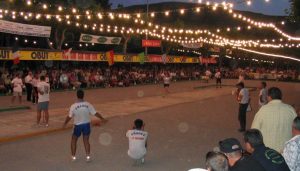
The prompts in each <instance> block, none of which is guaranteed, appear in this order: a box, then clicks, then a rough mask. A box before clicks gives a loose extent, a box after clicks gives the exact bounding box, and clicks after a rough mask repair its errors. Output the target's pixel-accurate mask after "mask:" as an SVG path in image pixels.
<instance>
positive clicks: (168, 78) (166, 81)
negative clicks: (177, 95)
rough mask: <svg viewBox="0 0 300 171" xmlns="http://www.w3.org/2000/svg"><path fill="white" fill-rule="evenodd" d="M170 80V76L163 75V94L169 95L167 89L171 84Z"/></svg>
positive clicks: (167, 74)
mask: <svg viewBox="0 0 300 171" xmlns="http://www.w3.org/2000/svg"><path fill="white" fill-rule="evenodd" d="M171 79H172V77H171V76H170V74H169V73H167V72H166V73H164V74H163V82H164V89H165V94H169V93H170V91H169V87H170V83H171Z"/></svg>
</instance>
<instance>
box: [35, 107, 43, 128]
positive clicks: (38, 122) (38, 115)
mask: <svg viewBox="0 0 300 171" xmlns="http://www.w3.org/2000/svg"><path fill="white" fill-rule="evenodd" d="M41 116H42V111H41V110H37V116H36V124H37V125H39V124H40V121H41Z"/></svg>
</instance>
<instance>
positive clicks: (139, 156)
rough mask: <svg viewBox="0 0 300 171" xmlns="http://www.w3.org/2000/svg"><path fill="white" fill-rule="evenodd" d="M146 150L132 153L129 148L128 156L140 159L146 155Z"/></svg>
mask: <svg viewBox="0 0 300 171" xmlns="http://www.w3.org/2000/svg"><path fill="white" fill-rule="evenodd" d="M146 153H147V152H146V151H144V152H140V153H134V154H133V153H131V152H130V151H129V150H128V156H129V157H130V158H132V159H134V160H140V159H142V158H144V157H145V156H146Z"/></svg>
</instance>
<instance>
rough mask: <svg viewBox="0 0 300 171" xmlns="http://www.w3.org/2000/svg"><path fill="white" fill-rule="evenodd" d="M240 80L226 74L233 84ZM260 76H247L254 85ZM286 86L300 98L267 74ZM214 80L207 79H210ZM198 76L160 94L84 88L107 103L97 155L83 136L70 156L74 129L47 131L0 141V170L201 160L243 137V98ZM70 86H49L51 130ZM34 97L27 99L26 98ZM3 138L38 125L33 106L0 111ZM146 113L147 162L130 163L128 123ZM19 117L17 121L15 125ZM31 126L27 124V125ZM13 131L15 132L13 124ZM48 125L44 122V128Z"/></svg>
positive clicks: (98, 102)
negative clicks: (240, 104)
mask: <svg viewBox="0 0 300 171" xmlns="http://www.w3.org/2000/svg"><path fill="white" fill-rule="evenodd" d="M235 83H236V80H224V84H226V85H234V84H235ZM258 84H259V81H246V86H250V87H254V86H257V85H258ZM268 84H269V86H278V87H280V88H281V89H282V90H283V95H284V101H285V102H287V103H289V104H292V105H295V106H297V107H298V106H300V102H299V97H300V84H299V83H282V82H268ZM208 85H210V84H208ZM199 86H206V84H205V83H199V82H197V81H190V82H181V83H174V84H172V85H171V89H170V90H171V92H172V93H171V94H170V95H168V96H167V97H162V96H161V93H162V87H161V85H148V86H138V87H129V88H111V89H97V90H88V91H86V100H87V101H90V102H91V103H92V104H94V105H95V106H96V108H97V110H99V111H102V112H103V113H104V114H105V116H106V117H108V118H109V122H108V123H107V124H106V125H104V126H101V127H93V128H92V134H91V151H92V162H91V163H86V162H85V160H84V159H85V154H84V148H83V143H82V141H81V140H80V141H79V144H78V145H79V148H78V153H77V156H78V158H79V159H78V160H77V161H76V162H74V163H73V162H71V160H70V138H71V133H72V130H71V129H67V130H64V131H58V132H52V133H42V134H40V135H38V136H28V137H27V138H22V139H18V140H15V141H8V142H2V143H1V144H0V168H1V169H0V170H3V171H19V170H24V171H82V170H86V171H96V170H100V171H187V170H189V169H191V168H203V167H205V165H204V157H205V154H206V153H207V152H208V151H210V150H212V149H213V148H214V147H216V146H217V143H218V141H220V140H221V139H224V138H228V137H236V138H239V139H241V137H242V135H241V134H240V133H239V132H238V131H237V129H238V128H239V124H238V121H237V108H238V104H237V102H236V101H235V99H234V97H233V96H232V95H231V91H232V90H233V87H230V86H226V87H223V88H222V89H216V88H214V87H206V88H204V87H203V88H199V89H195V87H199ZM257 96H258V91H253V92H251V98H252V103H251V104H252V107H253V111H252V112H250V113H248V116H247V117H248V120H247V126H248V127H249V126H250V125H251V122H252V119H253V117H254V115H255V112H256V111H257V110H258V106H257V101H258V97H257ZM74 98H75V94H74V92H73V91H69V92H58V93H52V94H51V110H52V113H55V114H53V116H51V110H50V117H51V119H50V127H49V130H51V129H54V128H57V127H60V126H61V124H62V122H63V120H61V118H64V117H65V116H66V114H67V109H68V107H69V106H70V105H71V104H72V103H73V102H74V101H75V99H74ZM9 99H10V97H0V105H1V107H3V106H8V105H10V104H9ZM28 105H30V104H28ZM0 116H1V118H2V119H1V122H0V129H1V130H2V131H1V134H0V139H1V138H5V137H7V136H8V135H11V136H19V135H21V134H22V135H23V134H25V135H26V134H27V133H28V134H30V133H32V132H39V131H40V130H36V129H32V128H31V127H30V125H32V124H34V119H35V109H34V106H33V107H32V110H29V111H16V112H6V113H0ZM137 118H141V119H143V120H144V121H145V123H146V127H145V129H146V131H148V132H149V142H148V144H149V147H148V154H147V157H146V163H145V164H144V165H142V166H133V161H132V160H130V159H129V157H128V156H127V150H128V140H127V139H126V137H125V133H126V131H127V130H128V129H129V128H131V127H132V122H133V120H135V119H137ZM17 125H18V126H17ZM24 130H26V131H24ZM10 131H11V132H10ZM45 131H47V130H45Z"/></svg>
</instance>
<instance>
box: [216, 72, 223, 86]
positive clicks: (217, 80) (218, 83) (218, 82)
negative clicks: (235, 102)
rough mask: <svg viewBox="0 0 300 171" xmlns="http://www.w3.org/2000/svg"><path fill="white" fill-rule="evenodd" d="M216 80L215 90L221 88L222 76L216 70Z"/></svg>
mask: <svg viewBox="0 0 300 171" xmlns="http://www.w3.org/2000/svg"><path fill="white" fill-rule="evenodd" d="M215 78H216V88H219V87H220V88H222V74H221V71H220V70H219V69H218V71H217V72H216V74H215Z"/></svg>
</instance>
